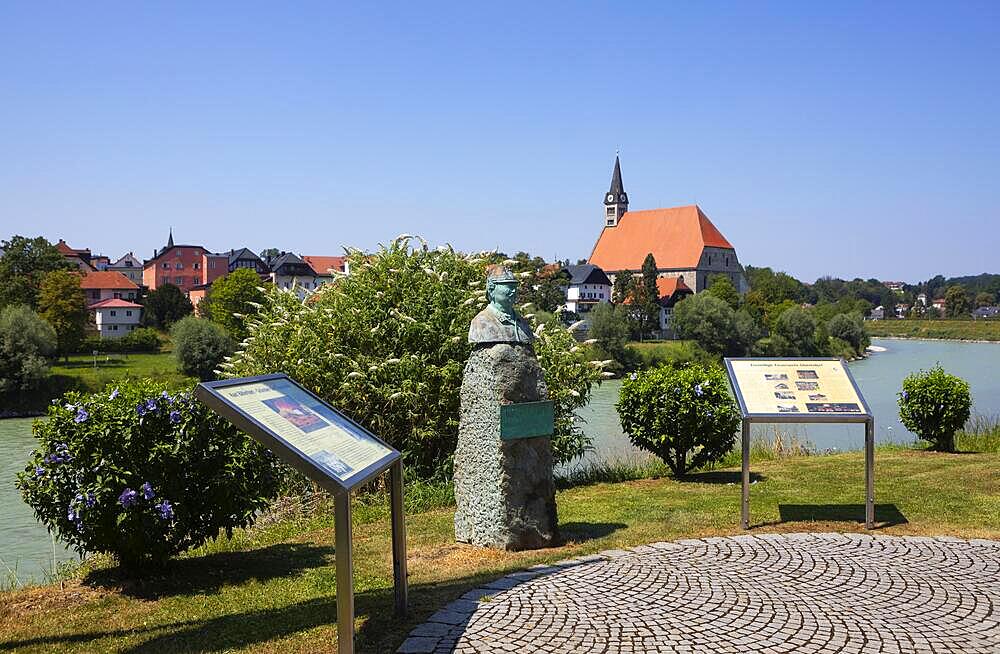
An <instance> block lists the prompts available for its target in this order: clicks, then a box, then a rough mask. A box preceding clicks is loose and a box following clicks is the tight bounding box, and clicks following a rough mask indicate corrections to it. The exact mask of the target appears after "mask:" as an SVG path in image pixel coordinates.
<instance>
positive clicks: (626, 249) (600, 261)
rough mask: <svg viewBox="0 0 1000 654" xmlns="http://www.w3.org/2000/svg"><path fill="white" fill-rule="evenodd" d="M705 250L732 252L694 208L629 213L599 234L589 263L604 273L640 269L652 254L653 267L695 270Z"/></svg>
mask: <svg viewBox="0 0 1000 654" xmlns="http://www.w3.org/2000/svg"><path fill="white" fill-rule="evenodd" d="M706 247H713V248H725V249H728V250H733V249H734V248H733V246H732V244H731V243H730V242H729V241H727V240H726V237H725V236H723V235H722V233H721V232H720V231H719V230H718V229H716V227H715V225H713V224H712V221H711V220H709V219H708V216H706V215H705V214H704V213H703V212H702V210H701V209H700V208H699V207H698V206H697V205H694V204H692V205H689V206H686V207H672V208H670V209H649V210H647V211H629V212H627V213H626V214H625V215H624V216H622V217H621V220H619V221H618V225H617V226H616V227H605V228H604V229H603V230H602V231H601V235H600V236H599V237H598V239H597V244H596V245H594V251H593V252H591V254H590V263H592V264H594V265H595V266H599V267H600V268H603V269H604V270H606V271H618V270H640V269H641V268H642V262H643V260H644V259H645V258H646V255H647V254H649V253H651V252H652V254H653V257H654V258H655V259H656V267H657V268H660V269H663V268H696V267H697V266H698V262H699V261H700V260H701V253H702V250H704V248H706Z"/></svg>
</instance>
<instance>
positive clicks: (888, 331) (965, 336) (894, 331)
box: [865, 320, 1000, 341]
mask: <svg viewBox="0 0 1000 654" xmlns="http://www.w3.org/2000/svg"><path fill="white" fill-rule="evenodd" d="M865 325H866V326H867V327H868V333H869V334H870V335H872V336H898V337H904V338H943V339H953V340H970V341H1000V320H870V321H868V322H866V323H865Z"/></svg>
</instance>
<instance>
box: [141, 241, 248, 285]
mask: <svg viewBox="0 0 1000 654" xmlns="http://www.w3.org/2000/svg"><path fill="white" fill-rule="evenodd" d="M227 272H229V255H228V254H215V253H212V252H209V251H208V250H206V249H205V248H204V247H202V246H201V245H175V244H174V234H173V230H171V232H170V236H169V238H167V244H166V245H165V246H164V247H162V248H160V249H159V250H155V251H154V252H153V258H152V259H147V260H146V261H145V262H143V265H142V283H143V284H144V285H145V286H146V287H147V288H149V289H150V290H156V289H157V288H159V287H161V286H163V285H164V284H173V285H174V286H177V287H179V288H180V289H181V290H182V291H183V292H184V293H187V292H188V291H190V290H191V289H193V288H194V287H195V286H200V285H202V284H210V283H212V282H213V281H214V280H216V279H218V278H219V277H221V276H222V275H225V274H226V273H227Z"/></svg>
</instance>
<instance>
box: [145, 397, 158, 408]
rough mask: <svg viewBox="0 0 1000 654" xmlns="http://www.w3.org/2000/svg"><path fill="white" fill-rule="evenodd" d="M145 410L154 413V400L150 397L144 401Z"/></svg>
mask: <svg viewBox="0 0 1000 654" xmlns="http://www.w3.org/2000/svg"><path fill="white" fill-rule="evenodd" d="M146 410H147V411H156V398H154V397H151V398H149V399H148V400H146Z"/></svg>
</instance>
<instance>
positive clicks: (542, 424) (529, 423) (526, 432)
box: [500, 400, 555, 441]
mask: <svg viewBox="0 0 1000 654" xmlns="http://www.w3.org/2000/svg"><path fill="white" fill-rule="evenodd" d="M554 425H555V413H554V409H553V406H552V402H551V401H550V400H543V401H541V402H518V403H516V404H501V405H500V438H502V439H503V440H505V441H512V440H515V439H518V438H534V437H536V436H551V435H552V432H553V431H554V429H555V426H554Z"/></svg>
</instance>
